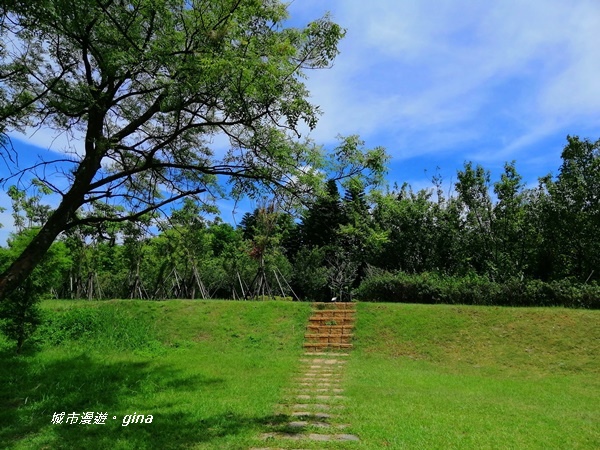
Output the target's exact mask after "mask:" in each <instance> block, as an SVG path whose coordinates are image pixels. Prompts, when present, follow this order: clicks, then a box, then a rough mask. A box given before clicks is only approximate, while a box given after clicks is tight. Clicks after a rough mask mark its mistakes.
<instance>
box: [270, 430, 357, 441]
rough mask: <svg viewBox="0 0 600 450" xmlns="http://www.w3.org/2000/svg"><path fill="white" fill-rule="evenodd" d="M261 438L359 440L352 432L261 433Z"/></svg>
mask: <svg viewBox="0 0 600 450" xmlns="http://www.w3.org/2000/svg"><path fill="white" fill-rule="evenodd" d="M261 437H262V438H263V439H290V440H294V441H303V440H307V441H337V442H340V441H341V442H344V441H360V439H359V438H358V436H355V435H353V434H320V433H275V432H273V433H263V435H262V436H261Z"/></svg>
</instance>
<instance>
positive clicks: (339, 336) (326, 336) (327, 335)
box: [304, 333, 354, 339]
mask: <svg viewBox="0 0 600 450" xmlns="http://www.w3.org/2000/svg"><path fill="white" fill-rule="evenodd" d="M304 337H305V338H306V339H351V338H352V337H354V334H341V333H306V334H305V335H304Z"/></svg>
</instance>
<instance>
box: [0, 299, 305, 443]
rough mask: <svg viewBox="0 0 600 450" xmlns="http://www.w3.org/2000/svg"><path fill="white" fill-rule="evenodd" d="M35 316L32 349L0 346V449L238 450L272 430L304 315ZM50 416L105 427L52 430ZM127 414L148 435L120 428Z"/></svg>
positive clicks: (226, 309)
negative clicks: (100, 417)
mask: <svg viewBox="0 0 600 450" xmlns="http://www.w3.org/2000/svg"><path fill="white" fill-rule="evenodd" d="M43 307H44V313H45V316H46V319H47V322H46V324H45V325H44V326H43V327H42V328H41V329H40V330H39V332H38V333H37V334H36V336H35V342H34V344H35V347H36V348H34V349H31V348H30V349H29V351H28V352H26V353H25V354H24V355H22V356H14V355H13V351H12V348H11V347H9V346H8V345H7V344H6V343H5V342H0V349H1V350H0V424H2V426H1V427H0V448H17V449H34V448H35V449H38V448H52V449H61V448H64V449H73V448H91V449H96V448H100V449H103V448H107V449H108V448H110V449H156V448H161V449H174V448H202V449H205V448H206V449H229V448H231V449H234V448H240V449H241V448H244V447H246V448H247V445H246V443H247V442H248V441H249V439H252V438H253V437H255V436H256V435H257V434H258V433H260V431H261V430H262V429H263V427H264V424H265V423H267V422H269V421H271V420H273V417H272V415H273V405H274V404H275V403H276V402H277V401H278V400H279V398H280V391H281V389H283V388H284V387H286V386H288V384H289V382H290V377H291V376H292V374H293V371H294V368H295V367H296V366H297V364H298V359H299V355H300V354H301V353H302V340H303V336H304V327H305V324H306V321H307V319H308V315H309V312H310V306H309V305H308V304H299V303H290V302H260V303H259V302H226V301H210V302H202V301H168V302H141V301H110V302H74V301H55V302H45V303H44V304H43ZM55 412H58V413H60V412H65V413H66V415H68V414H70V413H73V412H75V413H79V414H81V413H84V412H94V413H95V414H94V416H97V414H96V413H99V412H106V413H108V418H107V420H106V422H105V425H100V424H93V423H92V424H80V423H77V424H66V423H64V421H63V423H62V424H60V425H57V424H52V423H51V422H52V417H53V413H55ZM134 413H137V415H145V416H147V415H152V416H153V419H152V423H130V424H129V425H127V426H123V420H124V418H125V416H127V415H133V414H134ZM81 417H82V416H80V418H81ZM113 417H116V419H113ZM65 419H66V416H65Z"/></svg>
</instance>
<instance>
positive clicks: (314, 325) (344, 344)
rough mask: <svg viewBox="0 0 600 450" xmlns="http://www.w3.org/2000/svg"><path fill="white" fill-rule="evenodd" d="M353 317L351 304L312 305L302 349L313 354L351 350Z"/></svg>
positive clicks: (354, 312)
mask: <svg viewBox="0 0 600 450" xmlns="http://www.w3.org/2000/svg"><path fill="white" fill-rule="evenodd" d="M355 316H356V307H355V306H354V304H353V303H314V304H313V314H312V316H311V317H310V319H309V324H308V326H307V327H306V334H305V336H304V337H305V340H304V348H305V349H306V350H307V351H313V352H319V351H323V352H326V351H335V350H347V349H351V348H352V343H351V340H352V337H353V336H354V335H353V333H352V332H353V331H354V320H355Z"/></svg>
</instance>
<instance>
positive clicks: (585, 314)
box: [347, 304, 600, 449]
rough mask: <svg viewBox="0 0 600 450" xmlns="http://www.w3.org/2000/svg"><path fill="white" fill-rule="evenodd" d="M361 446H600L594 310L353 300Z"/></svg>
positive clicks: (353, 377) (351, 375)
mask: <svg viewBox="0 0 600 450" xmlns="http://www.w3.org/2000/svg"><path fill="white" fill-rule="evenodd" d="M356 347H357V348H356V350H355V353H354V354H353V358H352V359H351V364H350V366H349V372H348V374H347V385H348V395H349V396H351V397H352V398H353V403H352V406H351V408H350V409H349V411H348V412H349V420H350V422H351V423H353V424H356V429H355V431H356V432H357V433H358V434H359V435H360V436H361V437H362V438H363V440H364V441H365V442H368V445H367V446H366V447H365V448H370V449H371V448H372V449H380V448H395V449H396V448H397V449H401V448H409V449H412V448H428V449H435V448H439V449H448V448H540V449H541V448H586V449H587V448H589V449H594V448H600V430H599V428H598V423H599V422H600V359H599V358H598V355H599V354H600V313H599V312H598V311H582V310H567V309H562V308H555V309H552V308H500V307H476V306H448V305H411V304H359V309H358V322H357V336H356Z"/></svg>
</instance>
